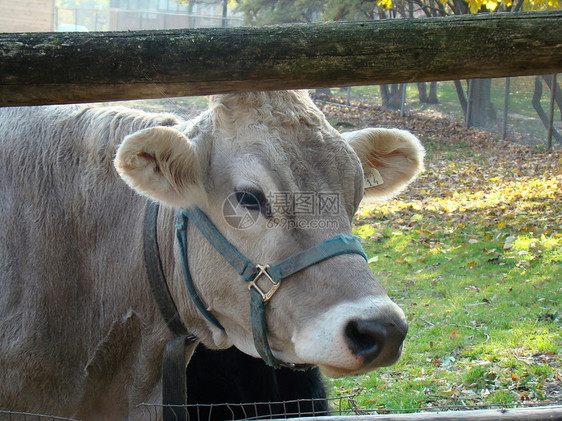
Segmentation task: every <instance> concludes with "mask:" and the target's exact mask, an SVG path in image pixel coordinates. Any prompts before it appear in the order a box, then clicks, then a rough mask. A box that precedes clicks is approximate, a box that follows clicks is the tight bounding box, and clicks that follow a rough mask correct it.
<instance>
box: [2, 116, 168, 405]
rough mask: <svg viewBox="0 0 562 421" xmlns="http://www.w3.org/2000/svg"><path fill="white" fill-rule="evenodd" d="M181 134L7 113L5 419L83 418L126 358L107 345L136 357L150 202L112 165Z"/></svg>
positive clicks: (132, 123)
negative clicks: (137, 140)
mask: <svg viewBox="0 0 562 421" xmlns="http://www.w3.org/2000/svg"><path fill="white" fill-rule="evenodd" d="M175 123H177V121H176V120H175V119H174V118H173V117H172V116H169V115H156V114H146V113H142V112H138V111H131V110H126V109H122V108H119V109H109V110H108V109H102V108H96V107H89V106H85V107H84V106H62V107H60V106H59V107H30V108H14V109H2V110H0V197H1V200H0V335H1V336H0V384H1V385H2V386H1V387H0V409H12V410H27V411H30V410H31V411H37V412H48V413H50V414H55V415H66V416H70V415H73V414H71V413H69V412H66V411H68V410H69V408H77V406H78V405H80V404H81V401H82V399H83V395H84V394H85V393H87V392H88V391H87V390H85V387H86V379H87V378H88V377H89V378H90V380H91V379H92V378H94V377H96V371H100V370H104V369H106V368H107V367H105V365H108V364H113V363H114V362H112V360H113V359H115V358H117V359H118V358H120V357H119V356H116V355H113V354H112V352H113V350H112V349H111V346H110V345H111V344H107V343H106V342H111V341H122V342H123V343H122V344H121V345H122V347H123V348H124V349H125V350H126V349H127V346H130V347H133V346H136V345H135V343H133V342H130V343H129V344H128V343H127V338H128V337H129V336H130V335H132V333H131V332H135V329H137V330H138V329H140V327H139V326H140V325H141V321H139V320H136V315H135V311H134V309H135V304H134V303H132V304H130V308H131V310H130V311H129V314H127V315H125V316H124V315H123V305H126V304H123V300H126V299H128V298H129V297H130V296H132V295H134V294H130V291H131V289H133V288H135V285H134V282H138V281H137V280H136V279H135V278H139V276H138V273H137V276H136V277H135V271H141V273H142V260H140V259H139V255H141V253H140V250H139V247H140V238H139V235H140V234H139V231H138V230H136V229H135V228H137V226H138V223H139V222H138V221H140V220H142V209H143V203H144V200H145V199H143V198H141V197H139V196H136V195H135V194H134V193H133V192H132V190H131V189H129V188H128V187H127V186H126V185H125V184H124V183H123V182H122V181H121V180H120V179H119V178H118V177H117V175H116V173H115V170H114V168H113V164H112V161H113V157H114V154H115V149H116V145H117V144H118V143H120V142H121V140H122V139H123V137H124V136H125V135H127V134H129V133H132V132H134V131H137V130H139V129H142V128H144V127H149V126H154V125H172V124H175ZM124 297H126V298H124ZM139 298H143V297H139ZM144 298H146V297H144ZM63 314H64V315H65V316H64V317H62V315H63ZM137 333H138V332H137ZM100 344H103V346H101V345H100ZM102 348H103V349H105V348H108V349H109V351H107V350H106V351H100V350H101V349H102ZM103 352H106V354H107V355H100V353H103ZM121 363H122V361H117V363H115V364H117V366H116V367H115V368H116V370H119V369H121V368H120V367H119V366H118V365H119V364H121ZM98 377H99V378H100V379H101V378H102V376H101V375H100V376H98Z"/></svg>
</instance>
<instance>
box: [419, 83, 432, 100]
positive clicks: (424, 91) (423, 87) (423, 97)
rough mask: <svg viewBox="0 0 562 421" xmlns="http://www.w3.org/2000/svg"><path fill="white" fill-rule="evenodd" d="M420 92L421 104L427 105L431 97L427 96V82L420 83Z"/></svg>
mask: <svg viewBox="0 0 562 421" xmlns="http://www.w3.org/2000/svg"><path fill="white" fill-rule="evenodd" d="M417 85H418V92H419V98H420V104H427V103H428V102H429V97H428V96H427V86H426V83H425V82H418V83H417Z"/></svg>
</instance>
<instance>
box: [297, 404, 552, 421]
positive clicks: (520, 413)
mask: <svg viewBox="0 0 562 421" xmlns="http://www.w3.org/2000/svg"><path fill="white" fill-rule="evenodd" d="M560 419H562V406H560V405H553V406H541V407H529V408H513V409H480V410H468V411H444V412H422V413H414V414H378V415H353V416H335V417H312V418H289V419H288V421H297V420H300V421H305V420H306V421H502V420H505V421H519V420H520V421H544V420H560Z"/></svg>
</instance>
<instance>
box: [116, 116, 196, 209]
mask: <svg viewBox="0 0 562 421" xmlns="http://www.w3.org/2000/svg"><path fill="white" fill-rule="evenodd" d="M115 168H116V169H117V172H118V173H119V175H120V176H121V178H122V179H123V180H125V182H126V183H127V184H128V185H129V186H131V187H132V188H133V189H134V190H136V191H137V192H139V193H141V194H143V195H145V196H148V197H150V198H152V199H155V200H158V201H160V202H163V203H167V204H169V205H171V206H174V207H188V206H192V205H194V204H200V203H201V202H202V201H203V200H204V198H205V193H204V187H203V182H202V169H201V163H200V159H198V156H197V153H196V148H195V147H194V145H193V144H192V143H191V142H190V141H189V139H187V138H186V137H185V136H184V134H183V133H181V132H180V131H178V130H176V129H174V128H171V127H152V128H149V129H144V130H141V131H138V132H136V133H133V134H131V135H129V136H127V137H125V139H124V140H123V143H122V144H121V146H119V149H118V150H117V155H116V157H115Z"/></svg>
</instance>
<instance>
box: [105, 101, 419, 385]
mask: <svg viewBox="0 0 562 421" xmlns="http://www.w3.org/2000/svg"><path fill="white" fill-rule="evenodd" d="M423 155H424V151H423V148H422V146H421V145H420V143H419V141H418V140H417V139H416V138H415V137H414V136H412V135H411V134H409V133H407V132H404V131H400V130H385V129H365V130H360V131H357V132H352V133H347V134H344V135H343V136H342V135H340V134H339V133H338V132H337V131H336V130H335V129H334V128H332V127H331V126H330V124H329V123H328V122H327V121H326V119H325V118H324V116H323V114H322V113H321V112H320V111H319V110H318V109H317V108H316V106H315V105H314V104H313V102H312V101H311V100H310V99H309V97H308V95H307V94H306V93H304V92H270V93H250V94H239V95H224V96H217V97H214V98H213V100H212V102H211V105H210V108H209V110H208V111H207V112H206V113H204V114H203V115H202V116H200V117H199V118H198V119H197V120H195V121H193V122H191V123H189V124H186V125H184V126H183V127H182V126H179V127H176V128H168V127H155V128H150V129H146V130H142V131H140V132H137V133H134V134H132V135H130V136H128V137H127V138H126V139H125V140H124V141H123V144H122V145H121V147H120V149H119V151H118V154H117V158H116V167H117V169H118V171H119V173H120V175H121V177H122V178H123V179H124V180H125V181H126V182H127V183H128V184H129V185H130V186H132V187H133V188H134V189H135V190H137V191H138V192H140V193H142V194H144V195H146V196H149V197H151V198H153V199H155V200H158V201H160V202H162V203H165V204H167V205H170V206H173V207H181V208H187V207H193V206H197V207H199V208H200V209H201V210H202V211H203V212H204V213H205V214H207V215H208V217H209V218H210V219H211V220H212V221H213V223H214V224H215V225H216V227H217V228H218V229H219V231H220V232H221V233H222V234H223V235H224V236H225V237H226V238H227V239H228V240H229V241H230V242H231V243H232V244H233V245H234V246H235V247H236V248H237V249H238V250H239V251H240V252H241V253H242V254H244V255H245V256H247V257H248V259H250V260H251V261H253V262H255V263H259V264H275V263H277V262H279V261H281V260H282V259H285V258H287V257H289V256H291V255H293V254H295V253H297V252H299V251H302V250H304V249H307V248H310V247H313V246H315V245H317V244H319V243H321V242H323V241H324V240H326V239H328V238H330V237H333V236H334V235H336V234H339V233H344V234H351V220H352V217H353V214H354V213H355V212H356V210H357V207H358V206H359V202H360V201H361V200H362V198H363V197H364V196H365V197H367V198H370V199H381V198H386V197H389V196H392V195H393V194H395V193H396V192H397V191H399V190H400V189H402V188H403V187H404V186H406V185H407V184H408V183H409V182H410V181H411V180H412V179H413V178H414V177H415V176H416V174H417V173H418V172H419V171H420V170H421V169H422V167H423V163H422V160H423ZM364 179H365V180H366V181H365V182H364ZM188 254H189V265H190V267H191V271H192V273H193V278H194V282H195V285H196V287H197V289H198V291H199V294H200V296H201V298H202V299H203V301H204V302H205V303H206V305H207V306H208V307H209V308H210V309H211V312H212V313H213V315H214V316H215V317H216V318H217V319H218V320H219V322H220V324H221V325H222V326H224V328H225V331H224V332H223V331H220V330H219V329H217V328H215V327H214V326H212V325H211V324H210V323H208V322H206V321H205V320H204V319H203V318H202V317H201V316H198V317H199V319H198V322H197V323H195V324H194V325H193V324H190V325H189V328H190V329H191V330H192V331H193V333H195V334H196V335H198V337H200V338H201V339H202V340H203V342H204V343H205V344H206V345H208V346H211V347H223V348H224V347H227V346H229V345H230V344H232V343H233V344H234V345H235V346H236V347H238V348H239V349H241V350H242V351H244V352H246V353H247V354H250V355H254V356H257V355H258V354H257V352H256V349H255V346H254V342H253V339H252V332H251V328H250V321H249V309H248V288H247V285H246V284H244V283H243V282H241V281H240V279H239V276H238V274H236V273H235V272H234V270H233V269H232V268H230V267H229V266H228V265H226V263H224V260H223V259H222V257H221V256H220V255H219V254H218V253H217V252H216V251H215V250H214V249H213V248H212V247H211V246H210V245H209V244H208V243H207V242H206V241H205V240H204V239H203V237H202V236H201V235H200V234H199V232H198V231H197V230H195V229H191V230H190V231H189V253H188ZM176 282H178V283H182V281H181V279H177V280H176ZM185 306H187V305H185ZM267 325H268V334H269V336H268V339H269V342H270V345H271V349H272V350H273V353H274V354H275V356H276V357H277V358H278V359H280V360H282V361H286V362H292V363H310V364H315V365H318V366H319V367H320V368H321V369H322V370H323V371H324V372H325V373H326V374H328V375H331V376H341V375H350V374H358V373H362V372H366V371H369V370H371V369H373V368H375V367H378V366H386V365H390V364H392V363H394V362H395V361H396V360H397V359H398V357H399V356H400V352H401V347H402V341H403V339H404V337H405V335H406V331H407V323H406V321H405V318H404V313H403V312H402V310H401V309H400V308H399V307H398V306H397V305H396V304H394V303H393V302H392V301H391V300H390V299H389V298H388V296H387V295H386V293H385V291H384V289H383V287H382V286H381V284H380V282H378V281H377V280H376V279H375V278H374V277H373V274H372V272H371V270H370V268H369V266H368V265H367V263H366V262H365V260H364V259H363V258H362V257H361V256H360V255H357V254H344V255H340V256H336V257H332V258H330V259H327V260H324V261H322V262H320V263H317V264H315V265H314V266H311V267H309V268H307V269H305V270H302V271H300V272H298V273H296V274H294V275H292V276H290V277H289V278H287V279H286V280H284V281H283V284H282V285H281V287H280V288H279V290H278V292H277V293H276V294H275V296H274V297H273V298H272V299H271V300H270V301H269V303H268V305H267Z"/></svg>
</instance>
